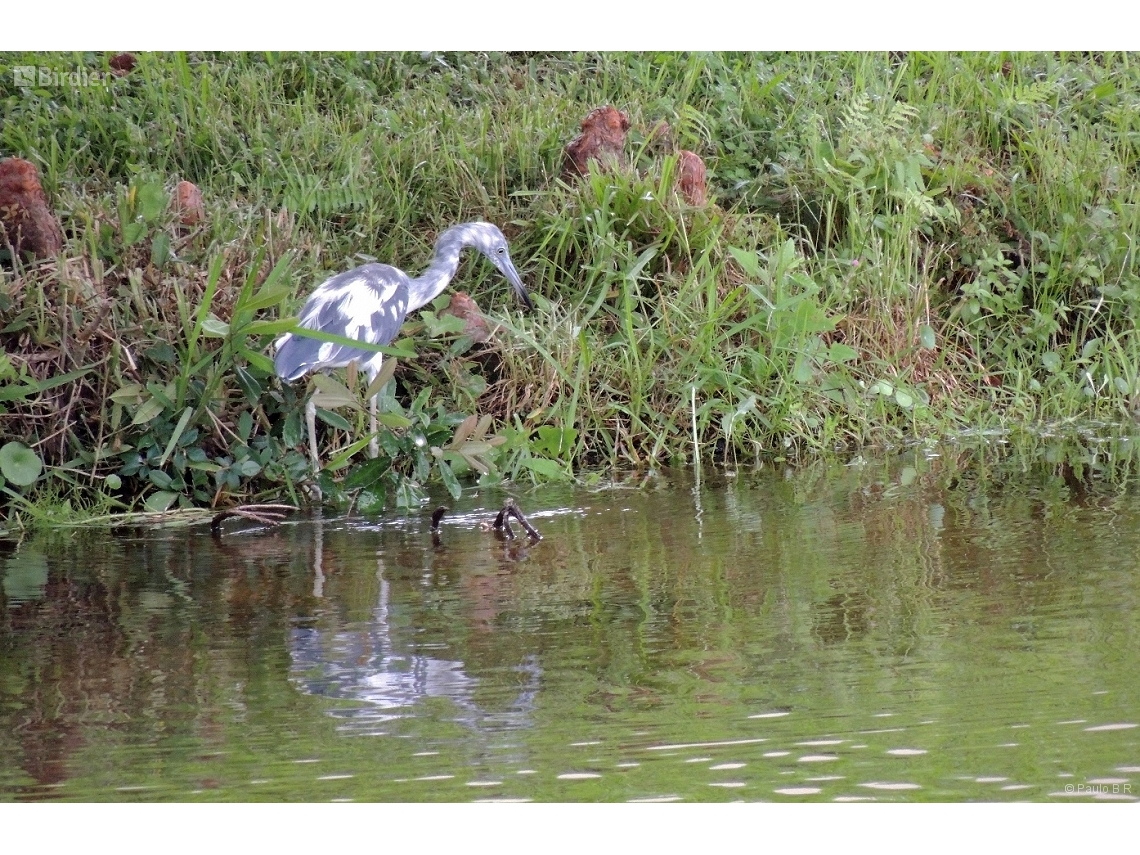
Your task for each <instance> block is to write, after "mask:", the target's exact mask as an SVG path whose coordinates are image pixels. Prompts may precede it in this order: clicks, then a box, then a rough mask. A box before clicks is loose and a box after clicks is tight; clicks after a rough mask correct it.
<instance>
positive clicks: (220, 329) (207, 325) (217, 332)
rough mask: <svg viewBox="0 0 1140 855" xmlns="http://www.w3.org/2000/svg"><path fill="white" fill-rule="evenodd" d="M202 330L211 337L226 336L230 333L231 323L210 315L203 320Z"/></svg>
mask: <svg viewBox="0 0 1140 855" xmlns="http://www.w3.org/2000/svg"><path fill="white" fill-rule="evenodd" d="M202 332H203V333H205V334H206V335H207V336H208V337H209V338H225V337H226V336H228V335H229V334H230V325H229V324H227V323H226V322H225V321H221V320H218V319H217V318H215V317H214V316H213V315H210V316H209V317H207V318H206V319H205V320H203V321H202Z"/></svg>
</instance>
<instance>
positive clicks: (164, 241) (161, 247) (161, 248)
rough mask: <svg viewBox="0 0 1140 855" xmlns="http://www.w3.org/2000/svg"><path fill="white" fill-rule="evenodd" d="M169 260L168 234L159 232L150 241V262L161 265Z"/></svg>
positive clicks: (156, 265) (157, 265)
mask: <svg viewBox="0 0 1140 855" xmlns="http://www.w3.org/2000/svg"><path fill="white" fill-rule="evenodd" d="M169 260H170V235H168V234H167V233H166V232H159V233H158V234H156V235H155V236H154V240H152V241H151V242H150V263H151V264H153V265H154V266H155V267H162V266H163V265H164V264H166V262H167V261H169Z"/></svg>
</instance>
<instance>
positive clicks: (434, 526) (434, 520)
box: [431, 505, 447, 531]
mask: <svg viewBox="0 0 1140 855" xmlns="http://www.w3.org/2000/svg"><path fill="white" fill-rule="evenodd" d="M446 513H447V508H445V507H444V506H443V505H440V506H439V507H438V508H436V509H435V510H434V511H432V512H431V530H432V531H439V521H440V520H441V519H443V515H444V514H446Z"/></svg>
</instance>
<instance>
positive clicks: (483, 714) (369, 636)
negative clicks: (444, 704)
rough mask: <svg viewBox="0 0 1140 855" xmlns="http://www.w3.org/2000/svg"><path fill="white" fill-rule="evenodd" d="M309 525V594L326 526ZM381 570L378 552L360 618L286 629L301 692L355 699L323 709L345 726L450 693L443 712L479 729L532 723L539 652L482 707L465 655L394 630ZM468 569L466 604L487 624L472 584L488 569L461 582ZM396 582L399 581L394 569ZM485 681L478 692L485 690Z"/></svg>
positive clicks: (317, 580) (379, 721)
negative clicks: (500, 697)
mask: <svg viewBox="0 0 1140 855" xmlns="http://www.w3.org/2000/svg"><path fill="white" fill-rule="evenodd" d="M314 525H315V527H314V532H313V538H314V540H313V577H314V578H313V596H314V597H316V598H323V597H324V594H325V583H326V577H325V573H324V566H325V565H324V560H325V556H324V534H325V532H324V526H323V523H322V522H321V521H319V520H318V521H316V522H315V524H314ZM425 552H426V556H425V560H426V561H428V562H429V563H430V562H431V561H433V560H438V559H439V558H440V555H439V554H438V553H437V554H435V555H434V556H433V555H432V551H431V550H425ZM429 572H431V571H430V570H429ZM387 575H389V574H386V568H385V564H384V558H383V557H379V556H378V557H377V560H376V577H377V580H378V581H379V588H380V590H379V597H378V602H377V603H376V606H375V607H374V608H373V610H372V615H371V619H370V620H368V621H367V622H365V623H355V624H351V625H342V626H339V627H327V626H319V625H315V626H305V627H297V628H294V629H293V630H292V631H291V633H290V640H289V648H290V655H291V657H292V660H293V661H292V668H291V671H292V678H293V680H294V681H295V682H296V684H297V685H298V686H299V687H300V688H301V689H302V690H303V691H305V692H306V693H308V694H312V695H319V696H322V697H328V698H336V699H342V700H350V701H356V702H358V703H359V706H354V707H347V708H346V707H336V708H332V709H330V710H329V713H330V715H333V716H335V717H337V718H342V719H344V720H345V723H344V725H343V726H342V729H343V730H346V731H351V732H358V733H362V734H367V733H373V734H375V733H382V732H383V731H378V730H377V728H378V727H382V726H383V725H384V724H385V723H386V722H391V721H393V720H396V719H401V718H408V717H412V716H415V715H416V712H415V708H416V707H417V705H422V704H423V703H424V702H425V701H427V700H428V699H431V698H443V699H446V700H448V701H450V702H451V704H452V705H453V706H454V708H455V714H454V715H450V716H449V719H450V720H452V721H457V722H459V723H461V724H464V725H466V726H468V727H470V728H472V729H473V730H476V731H478V732H483V733H488V734H490V733H494V732H497V731H503V730H516V729H520V728H529V727H531V726H532V724H533V721H532V717H533V712H534V707H535V699H536V696H537V693H538V688H539V684H540V680H541V676H542V668H541V666H540V665H539V662H538V658H537V657H536V656H534V655H528V656H526V657H524V658H523V659H522V661H521V662H519V663H518V664H517V665H515V666H514V667H513V668H512V669H511V670H513V671H514V672H515V673H516V674H517V675H518V676H517V677H515V678H513V679H512V681H511V682H512V685H513V686H518V691H517V694H516V695H515V697H513V699H511V700H510V701H509V702H508V703H506V704H505V705H503V706H501V707H500V708H498V709H494V710H492V709H488V708H486V705H485V704H481V703H480V702H479V701H477V700H476V694H477V691H478V690H479V689H480V683H481V679H482V678H480V677H476V676H472V675H471V673H470V669H469V667H468V665H467V664H466V663H465V662H464V661H462V660H459V659H448V658H443V657H441V656H433V655H429V654H428V653H425V652H421V650H420V649H418V645H417V644H416V643H415V642H414V641H411V640H410V639H408V638H401V635H403V634H405V633H407V632H408V630H407V629H401V627H400V626H399V625H397V626H393V619H392V618H393V609H394V608H395V609H396V610H397V611H398V610H400V605H399V602H398V599H397V601H396V604H395V606H394V604H393V582H392V581H390V580H389V578H387ZM468 576H470V577H472V582H471V588H473V589H474V590H475V592H476V593H475V598H476V603H475V604H474V607H473V608H472V609H471V610H470V611H469V614H470V615H471V617H472V618H473V620H474V627H473V628H474V629H475V630H476V631H478V630H483V631H488V630H492V629H493V613H492V614H491V615H490V616H489V615H488V614H487V613H486V610H485V609H484V608H483V606H484V602H483V601H484V600H485V599H486V592H480V590H479V589H480V588H481V587H482V585H483V584H485V583H486V582H487V577H486V576H485V575H481V574H478V573H472V574H464V580H465V584H466V582H467V577H468ZM395 584H396V585H397V586H399V584H400V579H399V578H398V576H397V577H396V581H395ZM488 617H491V620H490V621H489V620H488V619H487V618H488ZM397 623H399V622H397ZM413 631H414V630H413ZM487 688H488V687H484V691H482V692H481V693H480V694H481V695H482V697H484V698H485V697H486V696H487V691H486V689H487Z"/></svg>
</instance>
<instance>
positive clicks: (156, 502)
mask: <svg viewBox="0 0 1140 855" xmlns="http://www.w3.org/2000/svg"><path fill="white" fill-rule="evenodd" d="M177 498H178V494H177V493H173V492H171V491H170V490H159V491H158V492H157V493H151V494H150V495H149V496H147V497H146V501H145V502H143V507H145V508H146V509H147V510H148V511H151V512H152V513H162V512H163V511H166V510H169V509H170V506H171V505H173V504H174V501H175V499H177Z"/></svg>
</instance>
